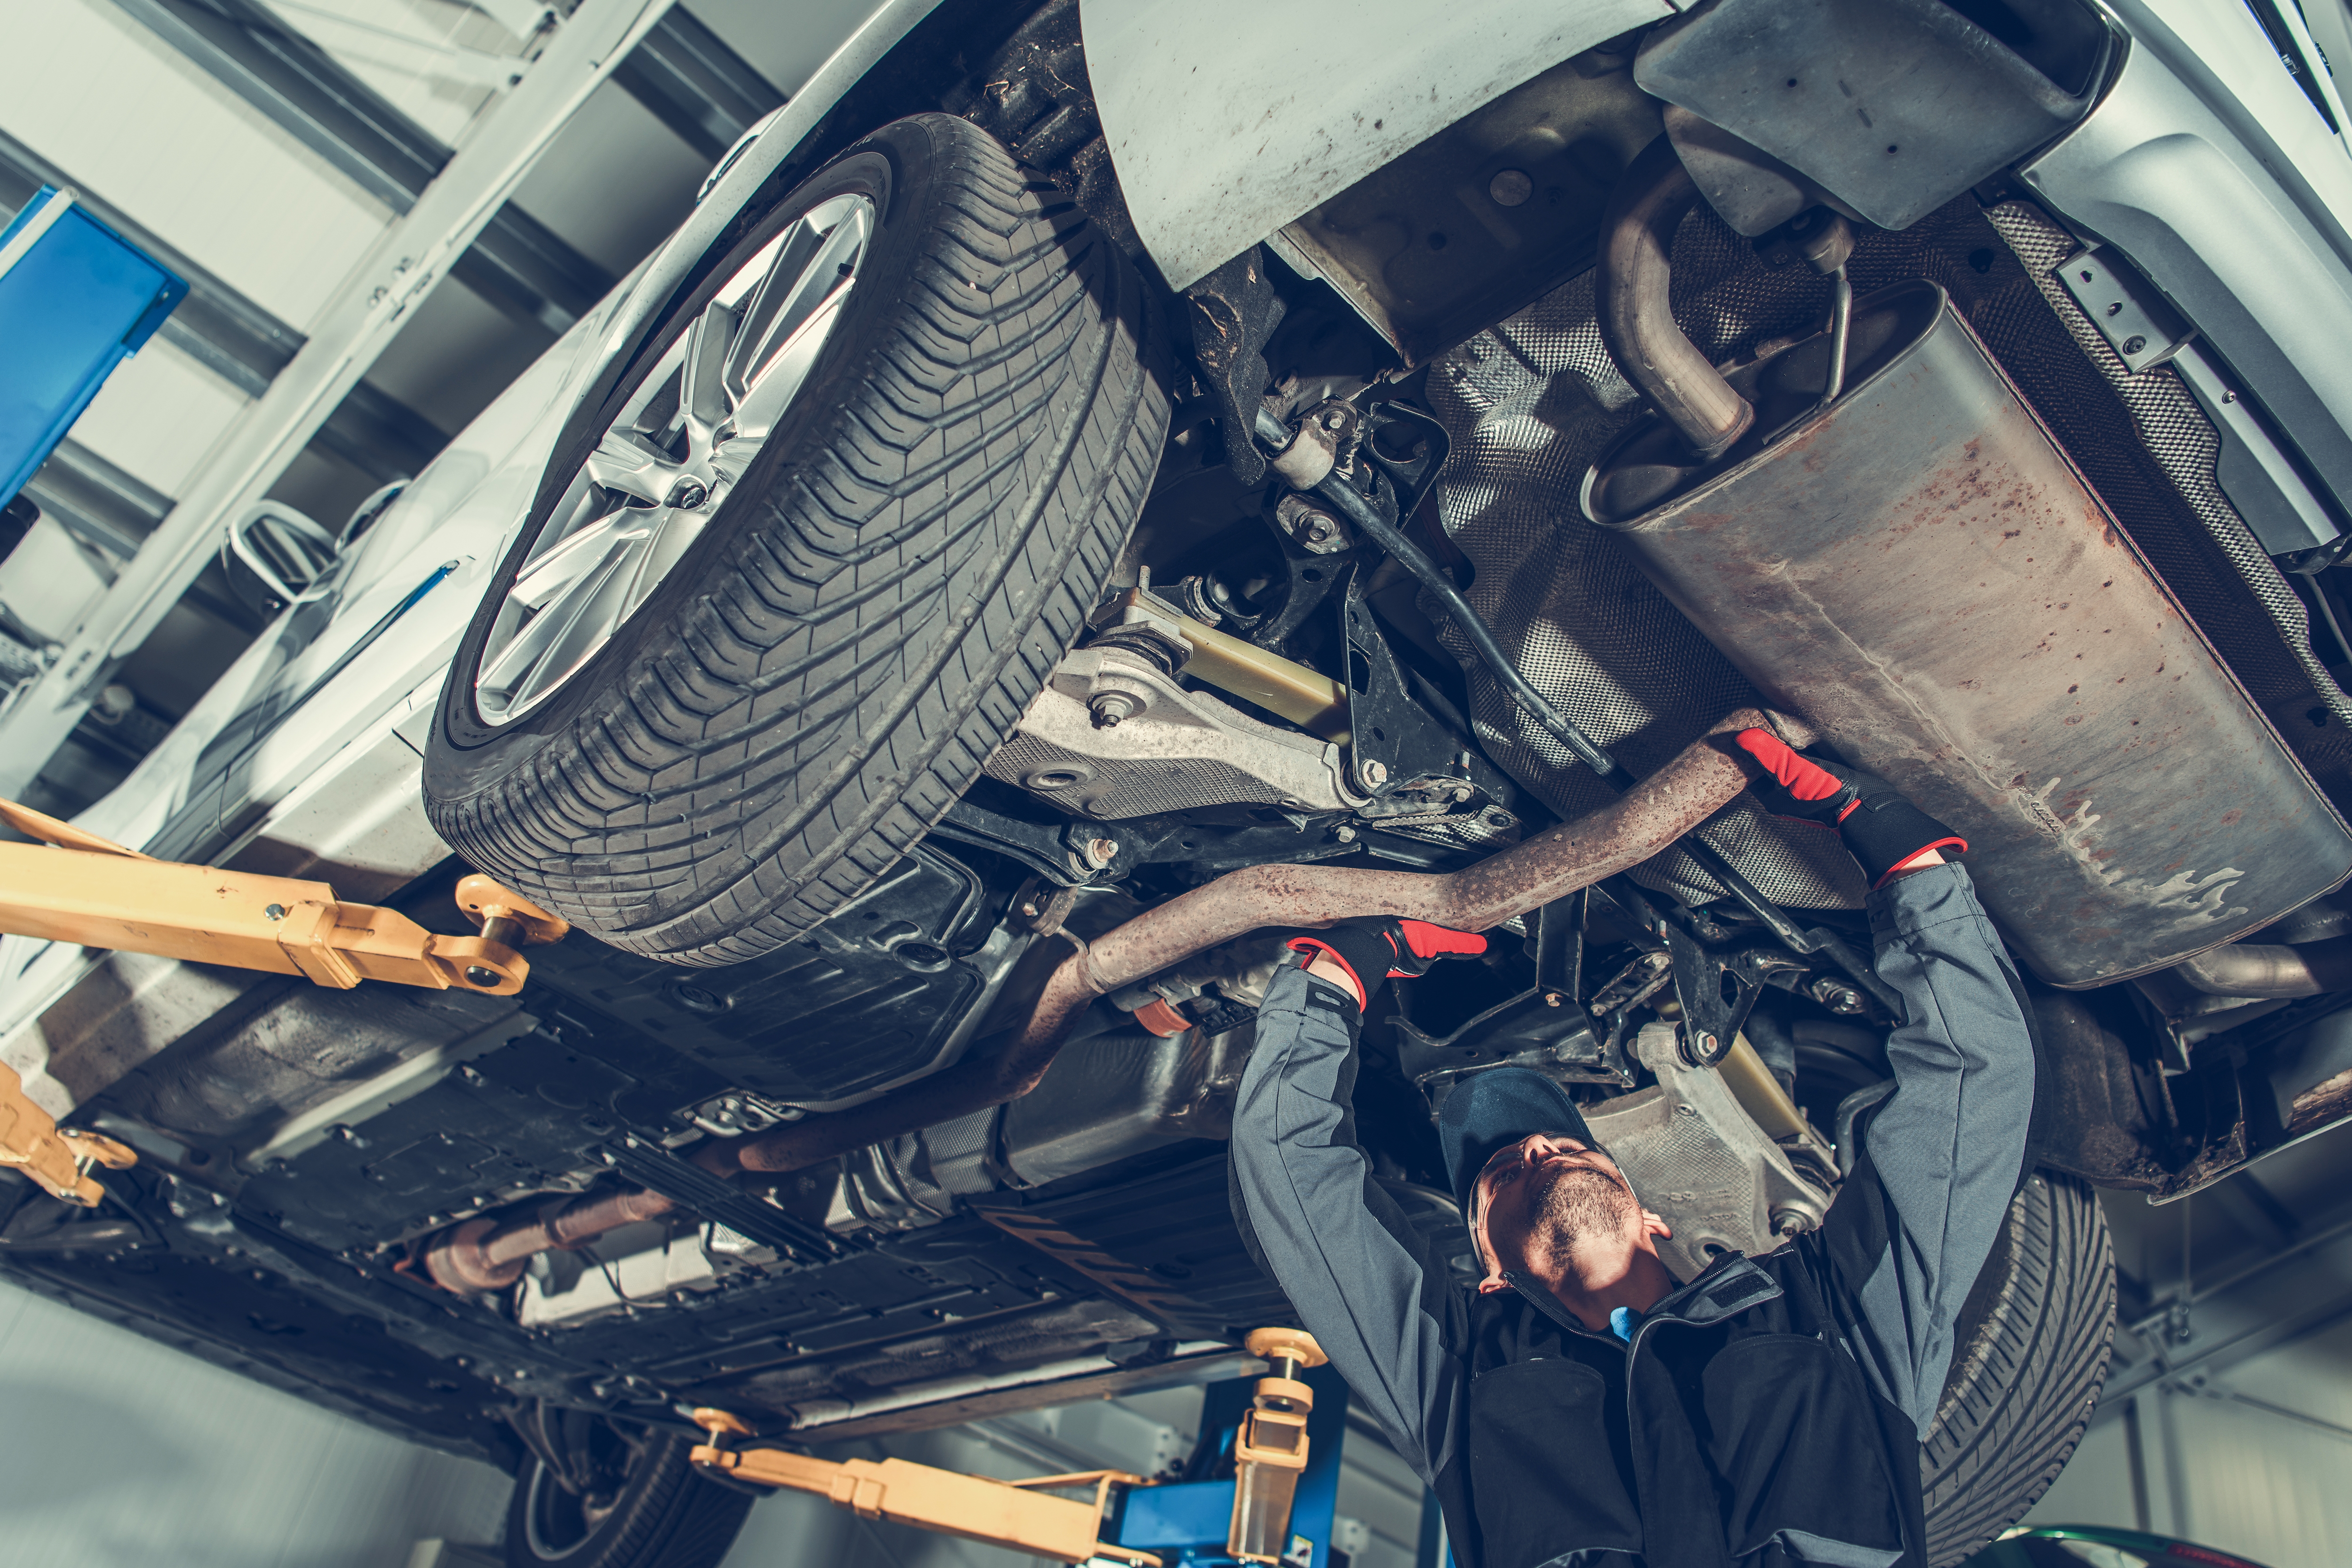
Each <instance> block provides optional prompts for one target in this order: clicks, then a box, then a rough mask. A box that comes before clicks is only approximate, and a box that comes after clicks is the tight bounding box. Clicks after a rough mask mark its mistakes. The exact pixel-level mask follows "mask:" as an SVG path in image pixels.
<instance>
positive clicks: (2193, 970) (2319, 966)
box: [2172, 936, 2352, 997]
mask: <svg viewBox="0 0 2352 1568" xmlns="http://www.w3.org/2000/svg"><path fill="white" fill-rule="evenodd" d="M2172 972H2173V973H2174V974H2176V975H2178V976H2179V977H2181V978H2182V979H2183V980H2186V981H2187V982H2188V983H2189V984H2190V985H2191V986H2194V987H2195V988H2197V989H2199V990H2200V991H2203V992H2204V993H2205V994H2206V995H2208V996H2213V997H2316V996H2321V995H2324V994H2326V992H2329V991H2343V990H2352V936H2333V937H2330V938H2328V939H2327V940H2326V941H2324V942H2306V943H2304V944H2302V945H2301V946H2294V947H2284V946H2275V945H2261V944H2237V943H2232V944H2231V946H2227V947H2216V948H2214V949H2213V950H2212V951H2211V952H2210V953H2200V954H2199V955H2198V956H2196V957H2194V958H2190V959H2189V960H2188V961H2186V962H2185V963H2181V964H2177V965H2175V966H2173V970H2172Z"/></svg>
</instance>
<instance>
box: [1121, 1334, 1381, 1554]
mask: <svg viewBox="0 0 2352 1568" xmlns="http://www.w3.org/2000/svg"><path fill="white" fill-rule="evenodd" d="M1297 1378H1298V1381H1300V1382H1302V1383H1304V1384H1305V1385H1307V1387H1308V1388H1310V1389H1312V1390H1313V1391H1314V1399H1315V1405H1314V1408H1313V1409H1312V1410H1311V1411H1309V1412H1308V1414H1307V1428H1306V1429H1307V1467H1306V1469H1303V1470H1301V1471H1299V1472H1298V1475H1297V1484H1296V1487H1295V1490H1293V1492H1292V1494H1291V1500H1290V1512H1289V1527H1288V1529H1287V1530H1286V1531H1284V1532H1283V1534H1284V1536H1285V1539H1283V1540H1282V1541H1281V1542H1278V1543H1271V1544H1273V1545H1274V1547H1275V1552H1276V1555H1277V1556H1278V1560H1279V1561H1280V1563H1282V1564H1283V1568H1334V1565H1333V1563H1332V1562H1331V1523H1332V1520H1333V1519H1334V1517H1335V1516H1336V1515H1337V1512H1338V1508H1339V1455H1340V1450H1341V1447H1342V1445H1343V1444H1344V1442H1345V1441H1346V1438H1347V1436H1348V1385H1347V1384H1346V1383H1344V1382H1342V1381H1341V1380H1340V1377H1339V1374H1338V1373H1336V1372H1333V1371H1332V1370H1331V1369H1330V1368H1329V1367H1328V1366H1322V1367H1317V1368H1315V1369H1313V1370H1311V1371H1306V1370H1302V1371H1301V1372H1299V1373H1298V1375H1297ZM1258 1382H1259V1380H1258V1379H1256V1378H1252V1377H1240V1378H1235V1379H1234V1380H1233V1381H1232V1382H1229V1383H1213V1384H1211V1385H1209V1386H1208V1387H1207V1388H1206V1389H1205V1390H1203V1391H1202V1402H1201V1437H1200V1440H1199V1442H1198V1443H1196V1444H1195V1445H1194V1447H1193V1449H1192V1458H1191V1460H1190V1461H1189V1462H1187V1463H1186V1465H1185V1467H1184V1479H1181V1480H1179V1481H1169V1482H1165V1483H1163V1484H1161V1485H1160V1486H1156V1487H1138V1488H1135V1489H1132V1490H1129V1491H1128V1492H1126V1493H1125V1494H1124V1495H1123V1496H1122V1498H1121V1499H1120V1507H1119V1509H1118V1515H1117V1517H1116V1519H1115V1520H1114V1521H1113V1523H1112V1527H1111V1529H1110V1530H1109V1531H1108V1532H1107V1535H1106V1539H1108V1540H1110V1541H1114V1542H1118V1544H1119V1545H1121V1546H1128V1547H1133V1548H1136V1549H1138V1550H1140V1551H1144V1552H1151V1553H1153V1554H1154V1555H1156V1556H1158V1557H1159V1558H1160V1560H1161V1561H1162V1562H1163V1563H1167V1564H1168V1565H1169V1568H1178V1565H1179V1564H1181V1565H1182V1568H1229V1565H1231V1564H1235V1563H1242V1562H1244V1561H1252V1562H1259V1561H1263V1559H1261V1558H1251V1559H1242V1558H1237V1557H1234V1556H1233V1555H1232V1554H1231V1553H1229V1552H1227V1550H1226V1547H1227V1545H1228V1543H1229V1540H1230V1536H1229V1531H1230V1530H1231V1528H1232V1525H1233V1521H1234V1491H1235V1490H1236V1489H1237V1488H1238V1487H1240V1485H1241V1484H1242V1483H1241V1481H1240V1479H1238V1478H1237V1476H1236V1474H1235V1471H1236V1469H1237V1468H1238V1467H1237V1466H1236V1465H1235V1462H1234V1445H1235V1440H1236V1438H1237V1437H1239V1436H1240V1433H1241V1431H1242V1428H1243V1424H1244V1421H1245V1420H1246V1419H1247V1417H1248V1416H1249V1414H1250V1412H1251V1410H1252V1409H1253V1408H1254V1406H1255V1399H1256V1396H1257V1392H1258Z"/></svg>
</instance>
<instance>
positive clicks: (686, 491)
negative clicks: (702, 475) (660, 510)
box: [662, 479, 710, 512]
mask: <svg viewBox="0 0 2352 1568" xmlns="http://www.w3.org/2000/svg"><path fill="white" fill-rule="evenodd" d="M709 499H710V491H709V487H708V486H705V485H704V484H703V482H702V481H701V480H699V479H680V480H679V481H678V482H677V484H675V485H673V486H670V489H669V496H668V498H667V499H666V500H665V501H663V503H662V505H664V506H666V507H677V508H679V509H680V510H681V511H688V512H690V511H692V510H694V508H695V507H699V506H700V505H702V503H703V502H705V501H707V500H709Z"/></svg>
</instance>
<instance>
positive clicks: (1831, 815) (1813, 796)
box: [1737, 729, 1969, 888]
mask: <svg viewBox="0 0 2352 1568" xmlns="http://www.w3.org/2000/svg"><path fill="white" fill-rule="evenodd" d="M1737 738H1738V742H1739V748H1740V749H1741V750H1743V751H1745V752H1747V753H1748V756H1750V757H1753V758H1756V760H1757V761H1759V762H1760V763H1762V764H1763V765H1764V771H1765V774H1766V777H1765V779H1763V780H1762V781H1760V782H1759V783H1758V784H1757V786H1756V794H1757V796H1758V798H1759V799H1760V800H1762V801H1763V802H1764V805H1765V808H1766V809H1767V810H1769V811H1771V813H1772V814H1773V815H1774V816H1776V817H1801V818H1804V819H1805V820H1806V821H1814V822H1820V823H1822V824H1823V825H1825V826H1828V827H1832V828H1835V829H1836V830H1837V831H1839V832H1840V833H1841V834H1843V836H1844V839H1845V847H1846V848H1847V850H1849V851H1850V852H1852V853H1853V858H1854V859H1856V860H1858V861H1860V862H1862V869H1863V871H1864V873H1866V874H1868V876H1869V878H1870V885H1871V886H1872V887H1873V888H1881V887H1885V885H1886V883H1887V881H1888V879H1889V878H1891V877H1893V876H1894V874H1895V871H1896V869H1897V868H1898V867H1900V866H1902V865H1903V864H1904V862H1906V861H1911V860H1916V858H1918V857H1919V856H1920V855H1923V854H1925V853H1927V852H1928V851H1929V850H1953V851H1957V852H1960V853H1962V854H1965V853H1967V852H1968V848H1969V844H1968V841H1967V840H1966V839H1963V838H1961V837H1960V835H1959V834H1958V833H1956V832H1954V831H1952V830H1951V829H1949V828H1948V827H1946V826H1944V824H1943V823H1941V822H1939V821H1936V819H1935V818H1933V817H1931V816H1929V815H1927V812H1925V811H1923V810H1919V808H1918V807H1916V806H1915V805H1913V804H1912V803H1911V802H1910V801H1908V800H1905V799H1904V798H1903V797H1902V796H1901V795H1899V794H1897V793H1895V786H1894V785H1892V784H1889V783H1888V782H1887V781H1886V780H1885V779H1881V778H1880V777H1879V776H1878V775H1877V774H1875V773H1864V771H1863V770H1862V769H1861V768H1848V767H1846V766H1845V765H1844V764H1843V763H1840V762H1828V761H1824V760H1822V759H1821V758H1813V757H1807V756H1805V755H1804V754H1803V753H1801V752H1797V751H1791V750H1790V748H1789V746H1788V743H1787V742H1786V741H1783V740H1782V739H1781V738H1780V737H1779V736H1777V735H1774V734H1773V733H1772V732H1771V731H1770V730H1769V729H1743V730H1741V731H1740V732H1739V734H1738V737H1737Z"/></svg>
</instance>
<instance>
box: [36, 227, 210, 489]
mask: <svg viewBox="0 0 2352 1568" xmlns="http://www.w3.org/2000/svg"><path fill="white" fill-rule="evenodd" d="M187 292H188V286H187V283H186V282H185V280H184V279H182V278H180V277H175V276H174V275H173V274H172V273H170V272H167V271H165V270H164V269H163V267H158V266H157V265H156V264H155V263H154V262H153V261H152V260H150V259H149V258H148V257H147V256H146V255H145V254H144V253H142V252H141V251H139V250H137V249H135V248H134V247H133V246H131V245H130V244H129V242H127V241H125V240H124V239H123V238H122V236H121V235H118V234H116V233H115V232H114V231H113V230H112V229H110V228H108V227H107V226H106V225H103V224H101V223H100V222H99V221H98V220H97V219H96V218H93V217H91V216H90V215H89V213H87V212H85V211H84V210H83V209H81V208H80V207H79V206H76V205H75V204H74V193H72V192H71V191H60V190H58V188H57V187H56V186H54V185H44V186H42V187H41V188H40V190H39V191H38V192H37V193H35V194H34V196H33V199H32V200H31V201H29V202H27V203H26V204H25V208H24V210H23V211H22V212H20V213H18V214H16V217H15V218H14V219H12V220H11V221H10V222H9V224H8V225H7V226H6V227H5V228H0V506H5V504H6V503H7V502H9V501H11V500H13V499H15V498H16V492H17V491H18V490H20V489H22V488H24V485H25V481H26V480H27V479H30V478H31V477H32V476H33V473H34V471H35V470H36V469H37V468H39V467H40V465H42V464H43V463H44V462H46V461H47V458H48V455H49V453H50V451H51V450H52V449H53V448H55V447H56V445H57V444H58V442H59V441H61V440H63V439H64V438H65V434H66V432H67V431H68V430H70V429H71V428H73V423H74V421H75V420H77V419H79V418H80V417H81V413H82V410H84V409H85V408H88V407H89V402H90V400H91V399H92V398H94V397H96V396H97V395H98V389H99V388H100V386H102V385H104V384H105V382H106V378H107V377H108V376H109V375H110V374H112V373H113V371H114V367H115V366H117V365H119V364H121V362H122V361H124V360H126V359H128V358H130V357H131V355H132V354H135V353H137V352H138V351H139V348H140V345H141V344H142V343H144V342H146V341H147V340H148V339H149V338H150V337H151V336H152V335H153V333H154V331H155V329H156V328H158V327H160V326H162V325H163V318H165V317H166V316H169V315H170V314H171V313H172V310H173V307H175V306H177V305H178V304H179V303H180V301H181V299H182V298H184V297H185V296H186V294H187Z"/></svg>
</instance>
